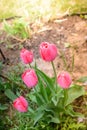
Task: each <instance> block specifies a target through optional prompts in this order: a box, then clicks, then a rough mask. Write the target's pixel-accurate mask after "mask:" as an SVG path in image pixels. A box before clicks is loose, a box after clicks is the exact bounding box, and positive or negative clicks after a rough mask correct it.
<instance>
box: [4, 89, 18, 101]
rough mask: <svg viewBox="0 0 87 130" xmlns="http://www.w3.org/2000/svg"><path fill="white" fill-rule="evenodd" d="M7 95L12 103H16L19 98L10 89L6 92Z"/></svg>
mask: <svg viewBox="0 0 87 130" xmlns="http://www.w3.org/2000/svg"><path fill="white" fill-rule="evenodd" d="M5 95H6V96H7V97H8V98H9V99H11V100H12V101H14V100H15V99H16V98H17V96H16V95H15V94H14V93H13V92H12V91H11V90H10V89H7V90H6V91H5Z"/></svg>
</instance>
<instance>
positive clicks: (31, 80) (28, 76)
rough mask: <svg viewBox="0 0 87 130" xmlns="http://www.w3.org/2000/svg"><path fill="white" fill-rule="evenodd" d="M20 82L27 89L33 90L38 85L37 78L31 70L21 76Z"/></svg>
mask: <svg viewBox="0 0 87 130" xmlns="http://www.w3.org/2000/svg"><path fill="white" fill-rule="evenodd" d="M22 80H23V81H24V83H25V84H26V85H27V87H29V88H33V87H34V86H35V85H36V84H37V83H38V78H37V75H36V73H35V71H34V70H33V69H28V70H26V71H25V72H24V73H23V74H22Z"/></svg>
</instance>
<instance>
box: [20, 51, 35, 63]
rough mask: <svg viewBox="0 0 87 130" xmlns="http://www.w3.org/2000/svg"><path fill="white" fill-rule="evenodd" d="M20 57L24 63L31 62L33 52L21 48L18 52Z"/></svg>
mask: <svg viewBox="0 0 87 130" xmlns="http://www.w3.org/2000/svg"><path fill="white" fill-rule="evenodd" d="M20 58H21V60H22V61H23V62H24V63H25V64H28V63H31V62H32V61H33V52H32V51H28V50H26V49H22V50H21V52H20Z"/></svg>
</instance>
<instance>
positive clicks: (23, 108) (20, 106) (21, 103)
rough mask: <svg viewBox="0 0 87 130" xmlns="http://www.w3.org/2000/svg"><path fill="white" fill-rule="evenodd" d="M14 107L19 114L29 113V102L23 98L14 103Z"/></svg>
mask: <svg viewBox="0 0 87 130" xmlns="http://www.w3.org/2000/svg"><path fill="white" fill-rule="evenodd" d="M13 107H14V108H15V109H16V110H18V111H19V112H27V110H28V102H27V100H26V99H25V98H24V97H23V96H20V97H18V98H16V99H15V100H14V101H13Z"/></svg>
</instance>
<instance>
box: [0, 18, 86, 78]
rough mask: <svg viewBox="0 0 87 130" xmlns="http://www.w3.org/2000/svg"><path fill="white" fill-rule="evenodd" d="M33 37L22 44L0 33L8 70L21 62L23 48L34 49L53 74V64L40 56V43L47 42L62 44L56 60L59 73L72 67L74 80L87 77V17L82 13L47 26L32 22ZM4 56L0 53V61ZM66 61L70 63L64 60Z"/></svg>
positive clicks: (38, 57)
mask: <svg viewBox="0 0 87 130" xmlns="http://www.w3.org/2000/svg"><path fill="white" fill-rule="evenodd" d="M31 29H32V32H34V33H32V37H31V39H27V40H26V41H25V42H23V43H20V42H18V41H17V40H14V39H12V38H10V37H7V35H5V34H3V33H0V43H1V44H0V48H1V49H2V51H3V53H4V55H5V57H6V58H8V59H9V61H8V63H5V64H4V67H5V72H6V71H9V68H11V67H13V66H15V65H17V64H18V63H20V62H21V61H20V48H21V46H22V47H25V48H27V49H31V50H33V52H34V54H35V58H36V61H37V64H38V66H39V68H41V69H42V70H43V71H45V72H46V73H47V74H48V75H50V76H52V75H53V72H52V67H51V65H50V63H48V62H44V61H42V60H41V58H40V56H39V52H38V50H39V45H40V43H41V42H43V41H46V42H50V43H55V44H56V46H57V47H58V52H59V54H58V57H57V58H56V59H55V60H54V63H55V66H56V71H57V73H58V72H60V71H62V70H66V68H67V69H68V71H70V72H71V74H72V78H73V80H74V79H75V80H76V79H78V78H80V77H82V76H87V20H85V19H82V18H80V17H79V16H70V17H65V18H63V19H60V20H54V21H52V22H48V23H44V26H40V27H39V26H36V25H34V24H33V25H31ZM2 60H3V58H2V56H1V55H0V61H2ZM65 60H66V62H67V65H66V64H65V63H64V61H65Z"/></svg>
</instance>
